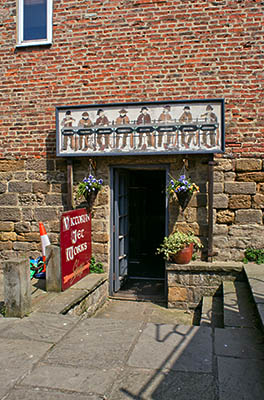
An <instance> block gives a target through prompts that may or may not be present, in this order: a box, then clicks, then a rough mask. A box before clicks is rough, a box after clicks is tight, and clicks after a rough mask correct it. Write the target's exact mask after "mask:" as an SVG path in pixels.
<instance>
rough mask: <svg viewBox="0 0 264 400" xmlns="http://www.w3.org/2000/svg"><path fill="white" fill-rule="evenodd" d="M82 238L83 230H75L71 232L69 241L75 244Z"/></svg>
mask: <svg viewBox="0 0 264 400" xmlns="http://www.w3.org/2000/svg"><path fill="white" fill-rule="evenodd" d="M83 238H84V229H75V230H74V231H72V232H71V241H72V244H75V243H76V242H77V240H80V239H83Z"/></svg>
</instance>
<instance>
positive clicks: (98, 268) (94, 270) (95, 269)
mask: <svg viewBox="0 0 264 400" xmlns="http://www.w3.org/2000/svg"><path fill="white" fill-rule="evenodd" d="M90 273H91V274H103V273H104V269H103V264H102V263H100V262H97V261H96V260H95V257H94V256H92V257H91V262H90Z"/></svg>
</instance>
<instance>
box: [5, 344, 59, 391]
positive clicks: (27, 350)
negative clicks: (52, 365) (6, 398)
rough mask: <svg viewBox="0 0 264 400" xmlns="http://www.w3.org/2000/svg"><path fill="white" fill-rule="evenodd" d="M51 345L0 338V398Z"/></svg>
mask: <svg viewBox="0 0 264 400" xmlns="http://www.w3.org/2000/svg"><path fill="white" fill-rule="evenodd" d="M51 346H52V345H51V344H48V343H43V342H42V343H41V342H37V341H29V340H14V339H9V338H0V349H1V357H0V370H1V374H0V398H2V396H3V395H4V394H5V393H6V392H7V390H8V389H10V388H11V387H12V386H13V385H14V384H15V382H16V381H17V380H18V379H20V378H21V377H22V376H23V375H24V374H25V373H27V372H28V371H29V370H30V369H31V368H32V366H33V365H34V364H35V363H36V362H37V361H38V360H39V359H40V358H41V357H43V355H44V354H45V353H46V352H47V351H48V350H49V349H50V348H51Z"/></svg>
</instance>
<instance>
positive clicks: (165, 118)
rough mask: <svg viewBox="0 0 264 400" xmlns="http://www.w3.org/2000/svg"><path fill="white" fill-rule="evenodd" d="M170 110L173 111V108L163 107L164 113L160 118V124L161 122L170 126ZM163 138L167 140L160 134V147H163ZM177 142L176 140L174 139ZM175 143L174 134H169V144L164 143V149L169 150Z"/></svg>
mask: <svg viewBox="0 0 264 400" xmlns="http://www.w3.org/2000/svg"><path fill="white" fill-rule="evenodd" d="M170 110H171V106H169V105H167V106H164V107H163V111H162V113H161V114H160V116H159V119H158V122H161V123H163V124H169V123H170V122H171V121H172V117H171V115H170ZM163 136H164V138H165V135H163V133H162V132H159V133H158V147H161V146H162V139H163ZM174 141H175V139H174ZM172 142H173V140H172V134H171V133H168V134H167V143H164V148H165V149H167V148H168V146H169V145H170V144H171V143H172Z"/></svg>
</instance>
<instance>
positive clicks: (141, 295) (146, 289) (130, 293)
mask: <svg viewBox="0 0 264 400" xmlns="http://www.w3.org/2000/svg"><path fill="white" fill-rule="evenodd" d="M111 298H113V299H118V300H134V301H149V302H153V303H158V304H161V303H162V304H164V303H165V302H166V297H165V280H164V279H157V278H141V277H139V278H136V277H133V278H127V279H126V281H125V282H124V283H123V285H122V286H121V288H120V290H119V291H118V292H116V293H114V294H113V295H112V296H111Z"/></svg>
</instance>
